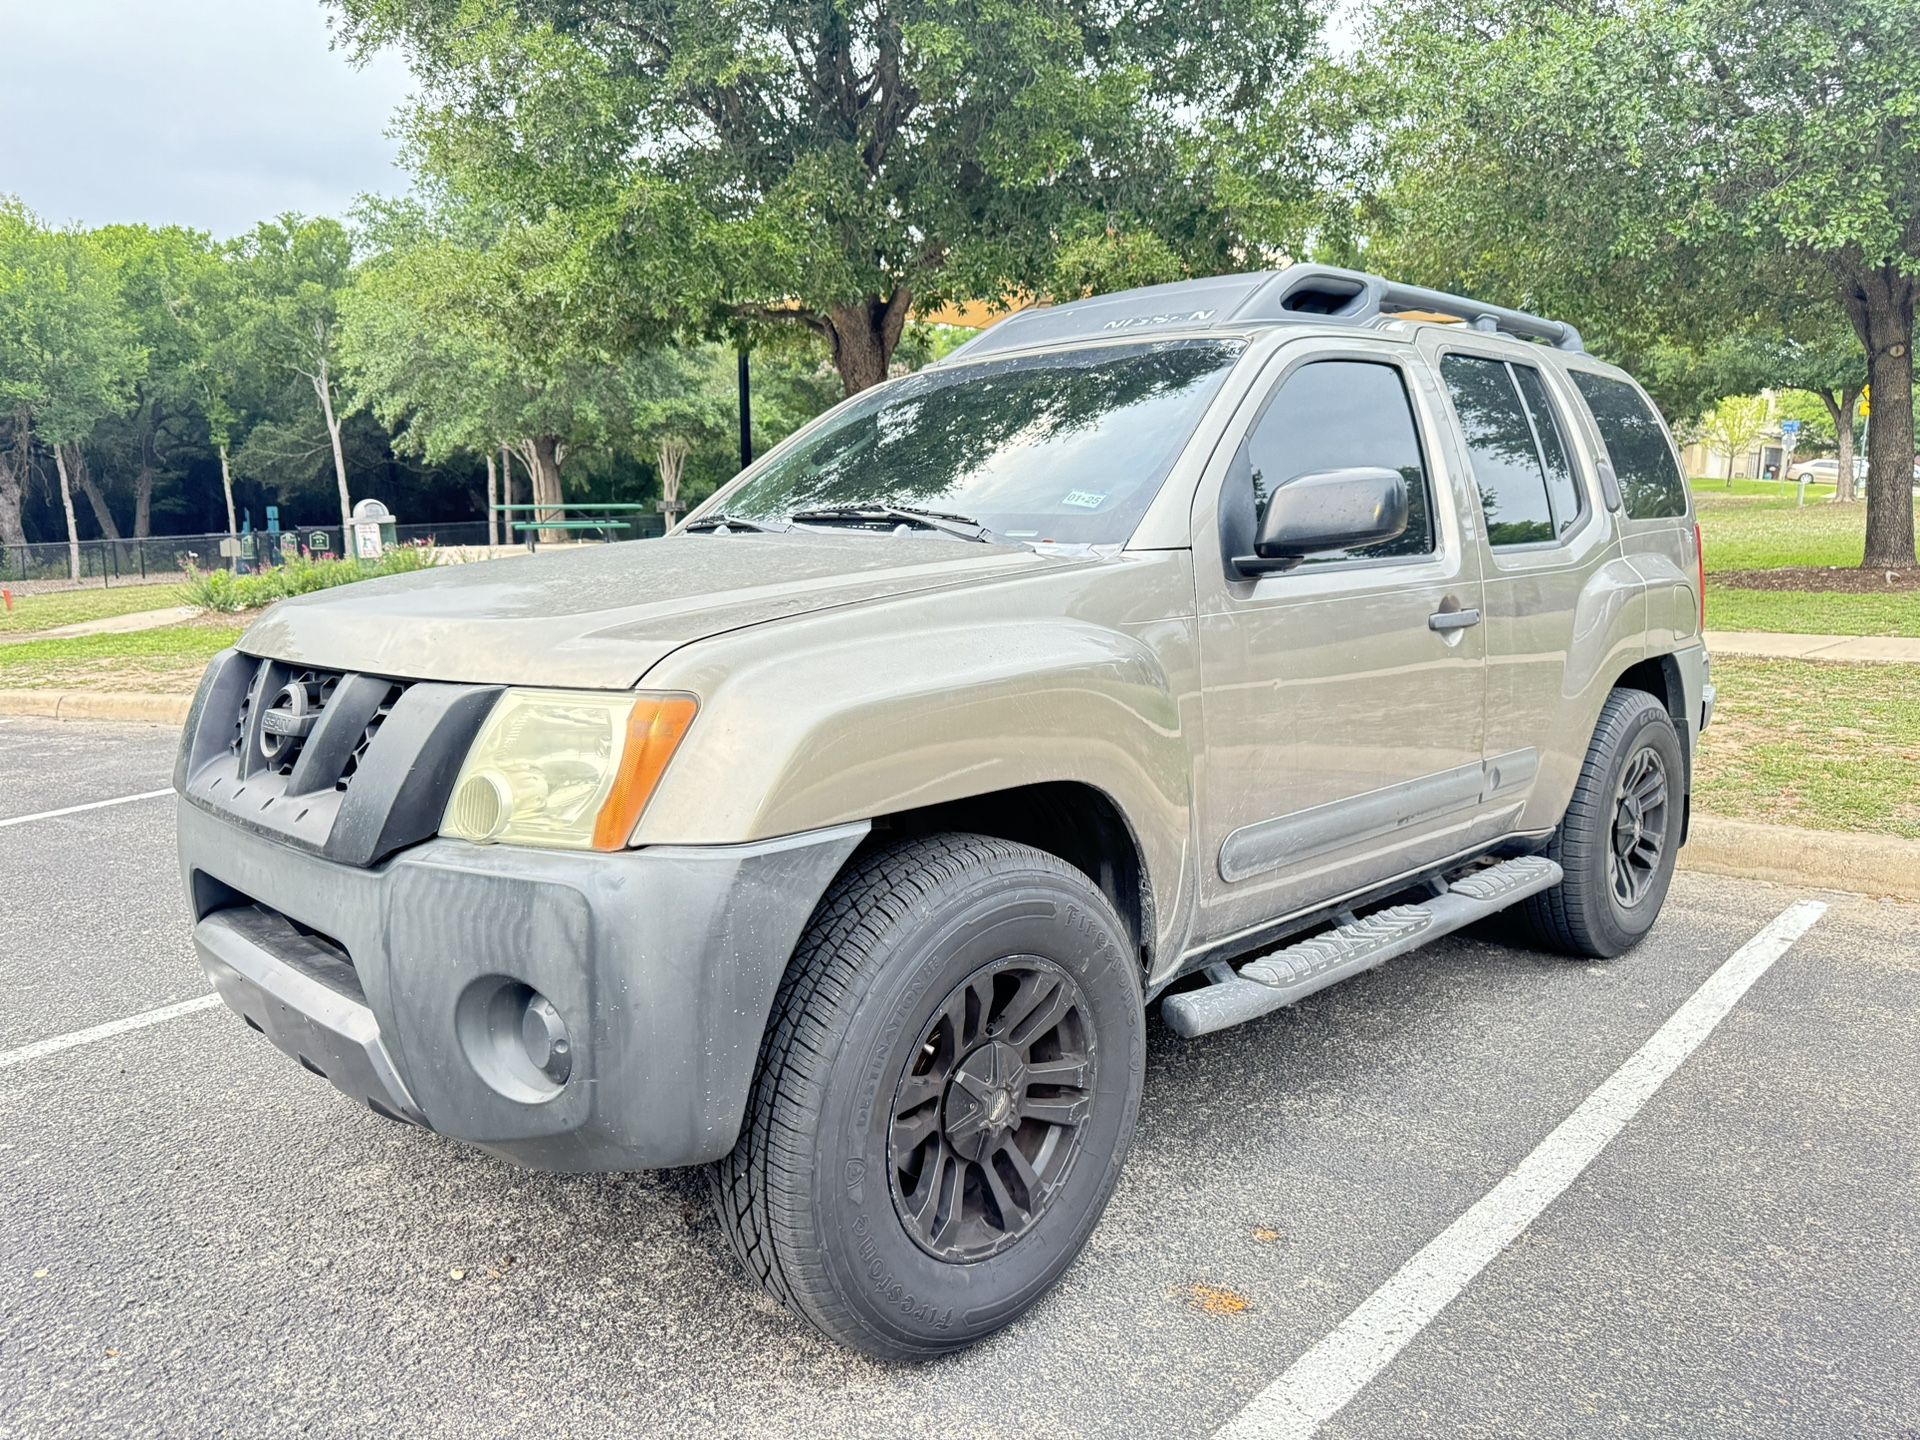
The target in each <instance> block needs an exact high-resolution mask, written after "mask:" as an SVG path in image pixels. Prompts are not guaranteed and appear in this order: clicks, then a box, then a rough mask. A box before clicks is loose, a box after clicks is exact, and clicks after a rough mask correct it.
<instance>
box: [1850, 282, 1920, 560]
mask: <svg viewBox="0 0 1920 1440" xmlns="http://www.w3.org/2000/svg"><path fill="white" fill-rule="evenodd" d="M1914 291H1915V280H1914V277H1913V276H1911V275H1902V274H1900V273H1899V272H1898V271H1896V270H1894V269H1892V268H1891V267H1882V268H1880V269H1877V270H1867V271H1861V272H1859V273H1857V274H1853V275H1850V276H1848V277H1847V279H1846V282H1845V283H1844V284H1843V285H1842V287H1841V298H1842V299H1843V300H1845V302H1846V306H1847V314H1848V316H1849V317H1850V318H1851V319H1852V321H1853V328H1854V330H1855V331H1856V332H1857V333H1858V334H1859V336H1860V341H1861V343H1862V344H1863V345H1865V346H1866V348H1867V383H1868V384H1869V385H1870V386H1871V387H1872V390H1873V424H1872V426H1871V427H1870V428H1869V430H1868V432H1867V554H1866V559H1865V560H1864V561H1863V562H1862V564H1863V566H1864V568H1866V569H1868V570H1914V569H1920V562H1916V560H1915V557H1914V549H1913V312H1914V298H1915V297H1914Z"/></svg>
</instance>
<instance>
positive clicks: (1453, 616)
mask: <svg viewBox="0 0 1920 1440" xmlns="http://www.w3.org/2000/svg"><path fill="white" fill-rule="evenodd" d="M1479 623H1480V612H1479V611H1478V610H1436V611H1434V613H1433V614H1431V615H1429V616H1427V628H1428V629H1429V630H1438V631H1441V632H1443V633H1444V632H1445V631H1448V630H1470V629H1472V628H1473V627H1474V626H1475V625H1478V624H1479Z"/></svg>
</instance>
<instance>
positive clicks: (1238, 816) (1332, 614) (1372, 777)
mask: <svg viewBox="0 0 1920 1440" xmlns="http://www.w3.org/2000/svg"><path fill="white" fill-rule="evenodd" d="M1271 363H1272V365H1273V366H1274V368H1275V370H1276V372H1277V373H1276V375H1275V378H1274V380H1273V382H1272V383H1271V384H1268V385H1266V386H1264V387H1256V388H1255V390H1254V392H1253V394H1252V395H1251V396H1250V398H1249V400H1248V403H1247V409H1246V410H1245V411H1244V412H1243V416H1242V419H1241V420H1240V421H1237V422H1236V425H1237V430H1238V433H1239V434H1241V436H1242V440H1241V443H1240V444H1239V446H1238V447H1237V449H1235V450H1234V452H1233V453H1232V455H1231V457H1230V458H1225V457H1223V458H1222V459H1220V460H1218V461H1217V462H1216V465H1215V467H1214V472H1215V473H1210V475H1209V478H1208V479H1207V481H1205V482H1204V483H1203V485H1202V488H1201V491H1200V495H1199V498H1198V500H1197V502H1196V505H1195V535H1194V547H1193V548H1194V566H1195V574H1196V581H1197V591H1198V596H1197V599H1198V612H1199V640H1200V659H1201V684H1202V705H1203V714H1204V733H1205V736H1206V743H1205V746H1204V750H1203V754H1202V758H1201V760H1200V762H1199V763H1200V774H1199V775H1198V777H1197V781H1198V793H1199V795H1200V797H1201V809H1202V816H1201V832H1202V845H1203V855H1202V857H1201V858H1202V867H1201V868H1202V874H1203V882H1202V890H1201V894H1202V900H1203V905H1204V907H1205V912H1206V913H1205V924H1204V929H1205V932H1206V936H1207V938H1208V939H1210V940H1220V939H1223V938H1226V937H1228V936H1230V935H1233V934H1236V933H1239V932H1242V931H1246V930H1250V929H1254V928H1257V927H1259V926H1261V925H1263V924H1265V923H1267V922H1270V921H1273V920H1276V919H1279V918H1282V917H1284V916H1286V915H1290V914H1294V913H1297V912H1299V911H1302V910H1306V909H1310V908H1313V907H1315V906H1318V905H1322V904H1325V903H1328V902H1330V901H1333V900H1336V899H1339V898H1341V897H1343V896H1346V895H1351V894H1354V893H1357V892H1359V891H1362V890H1365V889H1368V888H1370V887H1372V886H1375V885H1378V884H1380V883H1381V882H1383V881H1386V880H1389V879H1392V878H1394V877H1396V876H1399V875H1401V874H1403V873H1405V872H1407V871H1409V870H1413V869H1416V868H1419V867H1421V866H1424V865H1427V864H1431V863H1434V862H1437V861H1439V860H1442V859H1444V858H1446V857H1448V856H1449V855H1452V854H1454V853H1458V852H1459V851H1461V850H1463V849H1465V848H1467V847H1468V846H1470V845H1471V844H1473V843H1474V842H1475V841H1476V840H1478V839H1479V838H1481V837H1482V835H1483V833H1484V831H1485V829H1486V826H1485V824H1484V821H1483V816H1484V813H1485V810H1486V806H1485V802H1484V792H1485V790H1486V776H1485V774H1484V770H1483V766H1482V758H1483V754H1482V750H1483V740H1484V733H1485V724H1486V671H1485V661H1486V650H1485V639H1484V629H1483V627H1481V626H1480V625H1479V624H1477V623H1474V622H1475V621H1476V620H1477V618H1478V615H1479V612H1480V609H1481V604H1482V597H1481V567H1480V558H1479V557H1480V545H1479V539H1478V536H1477V534H1476V533H1475V531H1474V529H1473V521H1472V519H1471V517H1472V514H1473V511H1472V509H1471V506H1470V504H1463V503H1462V500H1463V496H1462V495H1461V494H1459V493H1456V491H1457V489H1458V486H1459V484H1460V480H1459V478H1458V477H1456V476H1454V475H1453V474H1452V473H1451V469H1450V467H1449V465H1448V464H1447V458H1446V457H1447V455H1448V454H1449V453H1450V452H1451V449H1452V447H1450V446H1448V447H1442V446H1439V445H1436V444H1435V443H1434V435H1435V429H1434V421H1433V417H1434V416H1435V415H1436V414H1438V413H1440V411H1439V408H1438V403H1437V402H1438V399H1439V397H1438V394H1437V391H1436V390H1435V387H1434V381H1433V379H1432V376H1431V372H1429V371H1428V370H1427V369H1426V368H1425V366H1424V365H1423V364H1422V363H1421V362H1420V361H1419V360H1418V359H1417V358H1416V357H1414V356H1412V355H1411V354H1410V353H1409V352H1408V351H1407V350H1406V349H1405V348H1404V347H1401V346H1397V345H1393V344H1391V343H1388V342H1369V341H1366V340H1360V339H1355V340H1342V341H1333V340H1325V341H1304V342H1301V343H1300V344H1297V345H1292V346H1288V347H1286V348H1284V349H1282V350H1281V351H1279V352H1278V354H1277V356H1276V358H1275V360H1274V361H1273V362H1271ZM1352 466H1385V467H1387V468H1389V469H1393V470H1397V471H1399V472H1400V473H1401V474H1402V475H1403V476H1405V477H1406V480H1407V488H1408V498H1409V521H1408V525H1407V528H1406V530H1405V532H1404V533H1403V534H1402V535H1400V536H1399V537H1398V538H1397V539H1393V540H1389V541H1385V542H1382V543H1380V544H1376V545H1372V546H1368V547H1366V548H1364V549H1359V550H1353V551H1341V552H1331V553H1328V554H1324V555H1317V556H1313V557H1310V558H1308V559H1307V560H1306V561H1305V562H1303V563H1302V564H1300V565H1299V566H1298V567H1297V568H1294V569H1292V570H1288V571H1285V572H1281V573H1270V574H1264V575H1259V576H1257V577H1248V576H1244V575H1242V574H1241V573H1240V572H1239V571H1237V570H1236V569H1235V568H1234V566H1233V564H1232V556H1233V555H1234V554H1235V553H1242V554H1244V553H1246V552H1247V549H1248V548H1250V546H1251V539H1252V534H1253V529H1254V527H1255V526H1256V525H1257V523H1258V516H1259V515H1260V514H1261V513H1262V512H1263V510H1264V506H1265V502H1266V498H1267V497H1268V496H1270V495H1271V494H1272V493H1273V492H1274V491H1275V490H1276V489H1278V488H1279V487H1281V486H1284V485H1286V484H1287V483H1289V482H1290V481H1292V480H1294V479H1297V478H1299V477H1300V476H1302V475H1308V474H1313V473H1316V472H1320V471H1326V470H1338V469H1344V468H1347V467H1352ZM1463 517H1467V518H1465V519H1463Z"/></svg>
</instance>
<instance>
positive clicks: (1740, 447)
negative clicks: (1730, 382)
mask: <svg viewBox="0 0 1920 1440" xmlns="http://www.w3.org/2000/svg"><path fill="white" fill-rule="evenodd" d="M1772 418H1773V405H1772V403H1771V402H1770V401H1768V399H1767V397H1766V396H1764V395H1729V396H1728V397H1727V398H1726V399H1724V400H1722V401H1721V402H1720V403H1719V404H1718V405H1716V406H1714V407H1713V409H1712V410H1710V411H1708V412H1707V416H1706V421H1705V424H1704V426H1703V433H1704V434H1705V435H1706V438H1707V442H1708V444H1709V445H1711V446H1712V447H1713V448H1714V449H1715V450H1724V451H1725V452H1726V455H1727V488H1728V489H1729V490H1731V489H1732V488H1733V467H1734V465H1735V463H1736V462H1737V461H1738V460H1740V459H1741V458H1743V457H1745V456H1746V455H1747V454H1748V453H1749V452H1751V451H1752V449H1753V447H1754V446H1755V445H1758V444H1759V443H1760V437H1761V436H1763V435H1765V434H1766V433H1767V424H1768V422H1769V421H1771V420H1772Z"/></svg>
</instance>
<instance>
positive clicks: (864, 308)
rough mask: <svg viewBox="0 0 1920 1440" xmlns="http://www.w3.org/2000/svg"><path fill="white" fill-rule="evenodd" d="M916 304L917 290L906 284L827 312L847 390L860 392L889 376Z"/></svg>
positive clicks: (829, 336)
mask: <svg viewBox="0 0 1920 1440" xmlns="http://www.w3.org/2000/svg"><path fill="white" fill-rule="evenodd" d="M912 308H913V292H912V291H911V290H908V289H906V288H905V287H904V286H903V287H902V288H900V289H898V290H895V291H894V292H893V294H892V295H891V296H889V297H887V298H886V299H884V300H883V299H881V298H879V297H878V296H870V297H869V298H867V299H866V300H862V301H859V302H857V303H855V304H852V305H836V306H834V307H833V308H832V309H831V310H829V311H828V312H827V339H828V341H829V342H830V343H831V344H832V346H833V368H834V369H836V370H838V371H839V372H840V386H841V388H842V389H843V390H845V391H846V393H847V394H849V395H858V394H859V393H860V392H861V391H862V390H867V389H870V388H872V387H873V386H875V385H878V384H879V383H880V382H881V381H882V380H884V379H886V378H887V366H888V365H890V364H891V363H892V361H893V352H894V350H895V349H896V348H897V347H898V346H899V344H900V334H901V332H902V331H903V330H905V329H906V327H907V313H908V311H910V310H911V309H912Z"/></svg>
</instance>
